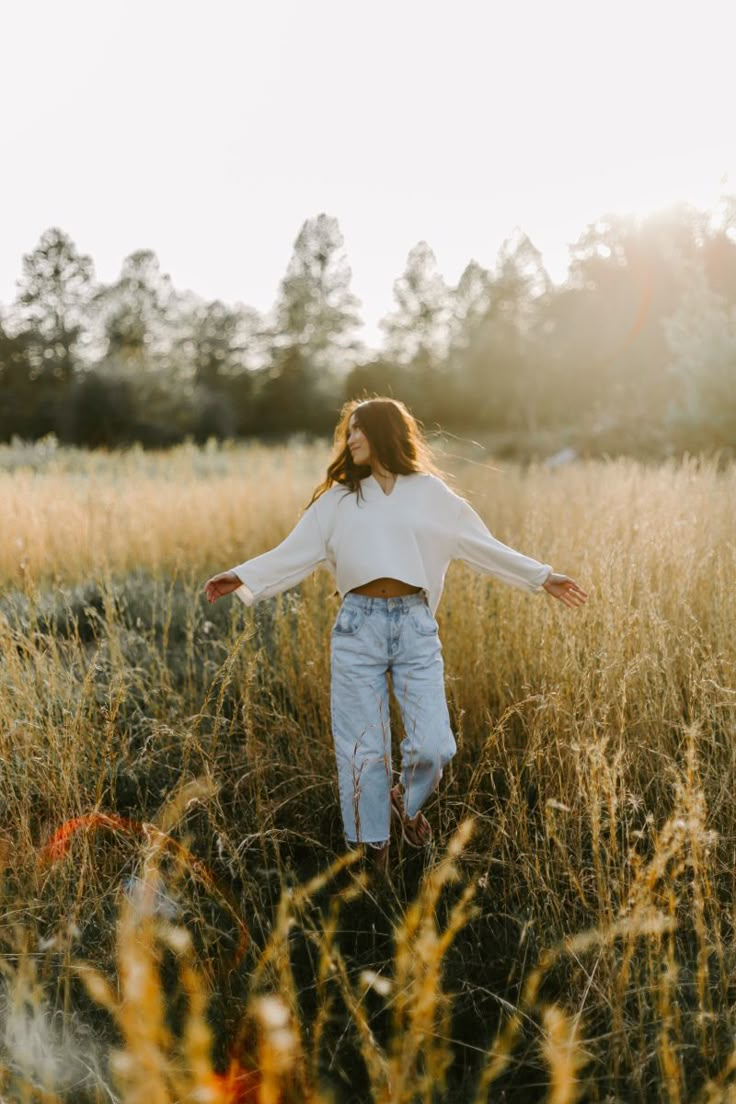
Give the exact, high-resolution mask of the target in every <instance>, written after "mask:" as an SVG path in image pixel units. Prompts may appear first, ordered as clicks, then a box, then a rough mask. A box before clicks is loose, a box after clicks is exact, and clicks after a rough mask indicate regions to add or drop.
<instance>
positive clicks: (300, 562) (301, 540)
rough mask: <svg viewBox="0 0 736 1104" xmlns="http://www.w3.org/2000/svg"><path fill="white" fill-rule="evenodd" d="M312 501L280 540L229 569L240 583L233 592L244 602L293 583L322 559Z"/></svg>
mask: <svg viewBox="0 0 736 1104" xmlns="http://www.w3.org/2000/svg"><path fill="white" fill-rule="evenodd" d="M315 505H316V503H312V505H311V506H309V507H308V508H307V509H306V510H305V511H304V513H303V514H302V516H301V517H300V519H299V521H298V522H297V523H296V525H295V526H294V528H293V529H292V530H291V532H290V533H289V534H288V535H287V536H286V537H284V539H283V540H282V541H281V544H277V545H276V547H275V548H272V549H270V550H269V551H268V552H263V553H262V554H261V555H260V556H254V557H253V558H252V559H250V560H245V562H244V563H242V564H238V566H237V567H233V568H231V569H230V570H231V571H234V572H235V574H236V575H237V576H238V578H239V579H240V580H241V582H242V584H243V585H242V586H240V587H238V589H237V590H236V591H234V593H235V594H236V595H237V596H238V598H240V600H241V602H244V603H245V605H246V606H252V605H253V604H254V603H255V602H259V601H260V600H261V599H262V598H271V597H272V596H273V595H275V594H280V593H281V592H282V591H284V590H289V588H290V587H293V586H296V584H297V583H300V582H301V581H302V579H305V578H306V577H307V575H309V574H311V572H312V571H314V569H315V568H316V567H317V565H318V564H320V563H322V562H323V561H324V560H325V559H326V550H325V542H324V537H323V535H322V530H321V528H320V524H319V518H318V516H317V511H316V509H315Z"/></svg>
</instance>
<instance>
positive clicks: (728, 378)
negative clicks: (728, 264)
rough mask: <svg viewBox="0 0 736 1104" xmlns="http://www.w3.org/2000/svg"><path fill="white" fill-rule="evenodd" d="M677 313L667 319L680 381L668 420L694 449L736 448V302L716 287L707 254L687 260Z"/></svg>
mask: <svg viewBox="0 0 736 1104" xmlns="http://www.w3.org/2000/svg"><path fill="white" fill-rule="evenodd" d="M684 282H685V289H684V292H683V294H682V298H681V301H680V304H679V306H678V308H677V310H676V311H674V312H673V314H672V315H670V316H669V317H668V318H665V319H663V322H662V329H663V333H664V338H665V341H666V343H667V348H668V350H669V353H670V359H669V362H668V365H667V368H668V371H669V373H671V375H672V376H674V378H675V380H676V383H677V393H676V395H675V396H674V397H673V399H672V400H671V402H670V406H669V409H668V424H669V426H670V429H671V430H672V431H673V432H674V434H675V436H676V438H677V441H678V444H679V445H680V446H681V447H685V448H690V449H700V448H714V447H715V448H719V447H724V446H725V447H727V448H728V449H730V450H731V452H732V453H733V452H736V306H734V305H733V304H729V303H727V302H726V300H725V298H724V296H722V295H720V294H718V293H717V292H715V291H713V290H712V289H711V288H710V286H709V284H708V280H707V276H706V271H705V265H704V262H703V259H702V258H697V259H695V260H692V261H690V262H689V263H688V264H687V267H686V271H685V275H684Z"/></svg>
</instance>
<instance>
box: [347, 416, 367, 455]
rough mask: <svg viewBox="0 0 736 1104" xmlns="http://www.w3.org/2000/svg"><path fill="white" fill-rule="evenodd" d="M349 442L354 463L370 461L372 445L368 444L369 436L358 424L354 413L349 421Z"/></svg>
mask: <svg viewBox="0 0 736 1104" xmlns="http://www.w3.org/2000/svg"><path fill="white" fill-rule="evenodd" d="M347 444H348V448H349V449H350V452H351V454H352V457H353V463H354V464H368V463H370V456H371V447H370V445H369V444H368V438H367V437H366V435H365V434H364V433H363V430H362V429H361V428H360V426H359V425H356V422H355V415H354V414H351V415H350V421H349V422H348V442H347Z"/></svg>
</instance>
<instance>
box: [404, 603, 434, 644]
mask: <svg viewBox="0 0 736 1104" xmlns="http://www.w3.org/2000/svg"><path fill="white" fill-rule="evenodd" d="M411 620H412V624H413V625H414V628H415V629H416V631H417V632H418V633H419V635H420V636H436V635H437V633H438V631H439V626H438V624H437V622H436V621H435V618H434V615H433V613H432V611H431V610H430V608H429V606H427V605H425V603H424V602H422V603H421V605H419V604H417V605H415V606H412V607H411Z"/></svg>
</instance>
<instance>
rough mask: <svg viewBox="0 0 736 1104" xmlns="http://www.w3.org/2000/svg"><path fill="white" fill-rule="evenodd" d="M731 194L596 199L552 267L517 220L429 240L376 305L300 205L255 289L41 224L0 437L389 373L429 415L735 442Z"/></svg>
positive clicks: (221, 405)
mask: <svg viewBox="0 0 736 1104" xmlns="http://www.w3.org/2000/svg"><path fill="white" fill-rule="evenodd" d="M735 225H736V197H724V199H723V202H722V209H721V211H720V213H719V215H717V216H716V215H714V214H713V213H704V212H701V211H698V210H696V209H695V208H693V207H692V206H690V205H687V204H682V205H678V206H675V207H672V208H669V209H668V210H666V211H662V212H659V213H657V214H652V215H650V216H648V217H645V218H635V217H634V216H623V215H615V214H609V215H606V216H603V217H601V218H600V219H599V220H597V221H596V222H594V223H591V224H590V225H588V226H587V227H586V228H585V230H584V232H583V233H582V234H581V236H580V237H579V239H578V241H577V242H575V243H574V244H573V245H572V246H571V247H570V266H569V271H568V276H567V278H566V280H565V281H564V282H563V283H561V284H559V285H555V284H553V282H552V281H551V280H550V278H549V275H548V274H547V272H546V270H545V267H544V265H543V262H542V257H541V254H540V253H539V251H538V250H537V249H536V247H535V246H534V245H533V243H532V242H531V241H530V239H529V238H528V236H527V235H526V234H524V233H523V232H522V231H516V232H515V233H514V234H512V235H511V236H510V237H509V238H508V239H507V240H506V241H505V242H504V243H503V245H502V247H501V248H500V250H499V253H498V256H497V259H496V263H495V265H494V267H493V268H492V269H487V268H484V267H483V266H482V265H480V264H479V263H477V262H476V261H475V260H471V261H470V262H469V263H468V264H467V266H466V268H465V270H464V271H463V273H462V275H461V277H460V279H459V281H458V283H457V285H454V286H452V285H448V284H447V283H446V281H445V280H444V279H443V277H442V275H441V273H440V272H439V271H438V267H437V263H436V260H435V257H434V254H433V252H432V250H431V248H430V247H429V245H428V244H427V243H426V242H420V243H419V244H418V245H416V246H415V247H414V248H413V249H412V250H411V251H410V253H409V256H408V258H407V263H406V268H405V271H404V272H403V273H402V274H401V276H400V277H399V278H398V279H397V280H396V281H395V283H394V306H393V309H392V310H391V312H390V313H389V314H388V315H387V316H386V318H384V319H383V320H382V321H381V323H380V328H381V332H382V334H383V345H382V348H381V349H380V352H378V353H375V352H372V351H369V350H367V349H366V347H365V345H364V344H363V342H362V340H361V338H360V330H361V318H360V313H359V308H360V302H359V301H358V300H357V299H356V297H355V296H354V294H353V292H352V290H351V271H350V267H349V264H348V259H347V256H346V253H345V248H344V241H343V237H342V234H341V232H340V228H339V224H338V222H337V220H336V219H335V218H332V217H329V216H328V215H326V214H320V215H319V216H317V217H316V218H313V219H308V220H306V221H305V222H304V224H303V226H302V228H301V230H300V232H299V235H298V236H297V238H296V241H295V243H294V248H293V254H292V257H291V260H290V263H289V265H288V268H287V271H286V274H285V276H284V278H283V280H282V281H281V283H280V286H279V289H278V295H277V298H276V302H275V303H274V305H273V307H272V309H271V310H270V311H269V312H268V313H266V314H262V313H260V312H259V311H257V310H255V309H254V308H252V307H249V306H246V305H243V304H235V305H229V304H227V303H224V302H222V301H221V300H219V299H216V300H213V301H206V300H203V299H202V298H201V297H199V296H197V295H195V294H193V293H191V292H188V293H182V292H179V291H177V289H175V288H174V287H173V285H172V282H171V279H170V278H169V277H168V276H167V275H166V274H164V273H163V272H162V271H161V268H160V266H159V263H158V260H157V258H156V256H155V254H154V253H153V252H151V251H150V250H141V251H138V252H135V253H132V254H131V255H130V256H128V257H127V258H126V259H125V261H124V262H123V265H122V268H121V272H120V275H119V277H118V278H117V280H115V281H114V282H112V283H110V284H104V283H100V282H99V281H97V279H96V277H95V272H94V264H93V261H92V259H91V258H90V257H89V256H87V255H84V254H82V253H80V252H79V251H78V250H77V248H76V247H75V245H74V243H73V242H72V240H71V239H70V237H69V236H68V235H67V234H65V233H64V232H63V231H62V230H61V229H59V228H57V227H53V228H50V229H49V230H47V231H46V232H45V233H44V234H43V235H42V236H41V239H40V241H39V242H38V244H37V246H36V247H35V249H33V250H32V251H31V252H30V253H28V254H26V255H25V256H24V257H23V261H22V274H21V276H20V278H19V280H18V281H17V287H18V293H17V296H16V298H15V301H14V302H13V303H12V304H9V305H8V306H5V307H2V308H0V440H6V441H7V440H10V439H12V438H13V437H14V436H17V437H20V438H22V439H26V440H33V439H36V438H39V437H42V436H45V435H46V434H49V433H54V434H56V436H57V437H58V439H59V440H60V441H62V442H64V443H70V444H75V445H81V446H89V447H94V446H107V447H115V446H121V445H126V444H130V443H133V442H141V443H142V444H143V445H145V446H149V447H154V446H155V447H160V446H165V445H169V444H173V443H176V442H178V441H182V440H184V439H186V438H193V439H194V440H196V441H204V440H206V439H208V438H210V437H216V438H237V437H253V436H257V437H264V438H278V437H281V436H284V435H287V434H291V433H294V432H298V431H303V432H306V433H308V434H314V435H322V434H326V433H329V432H330V430H331V429H332V427H333V425H334V422H335V418H336V414H337V411H338V409H339V407H340V405H341V404H342V402H343V401H344V400H345V399H347V398H352V397H354V396H366V395H370V394H376V393H378V394H391V395H394V396H395V397H397V398H401V399H402V400H403V401H405V402H406V403H407V404H408V405H409V407H410V409H411V410H412V411H413V413H414V414H415V415H416V416H417V417H419V418H420V419H421V420H422V421H423V422H424V424H425V426H435V425H436V426H440V427H442V428H443V429H450V430H462V431H476V432H490V433H501V434H504V433H505V434H508V435H510V436H511V437H512V438H513V437H516V438H518V439H519V440H526V441H534V439H535V437H536V436H538V435H539V434H542V433H547V434H552V435H555V434H556V436H557V439H559V440H560V441H572V442H575V443H581V442H582V443H583V444H584V443H585V442H586V441H587V442H589V443H590V442H595V447H596V448H597V449H599V450H605V451H609V452H619V451H638V452H644V453H647V452H650V453H652V454H659V453H661V451H662V450H663V449H664V450H669V451H672V450H673V449H675V450H679V449H689V450H700V449H711V448H719V449H726V450H729V449H734V447H735V446H736V235H735V234H734V226H735Z"/></svg>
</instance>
